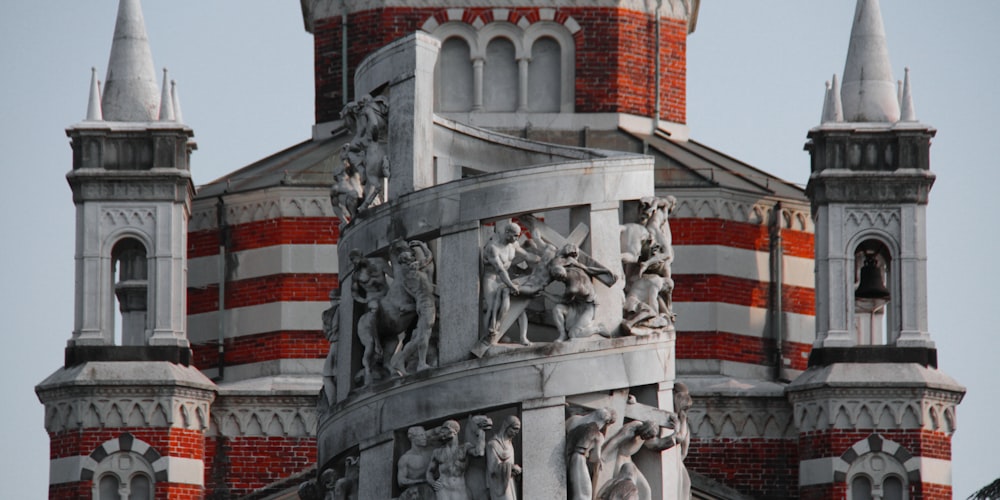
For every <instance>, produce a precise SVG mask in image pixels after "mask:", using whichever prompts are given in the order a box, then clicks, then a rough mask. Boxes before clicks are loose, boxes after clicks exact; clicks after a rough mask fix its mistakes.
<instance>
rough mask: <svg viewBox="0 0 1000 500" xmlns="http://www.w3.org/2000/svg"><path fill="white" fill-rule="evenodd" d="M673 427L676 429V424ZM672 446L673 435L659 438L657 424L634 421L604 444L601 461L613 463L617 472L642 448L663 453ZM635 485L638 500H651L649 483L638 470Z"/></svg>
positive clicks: (626, 424) (673, 442)
mask: <svg viewBox="0 0 1000 500" xmlns="http://www.w3.org/2000/svg"><path fill="white" fill-rule="evenodd" d="M674 426H675V428H676V422H675V423H674ZM674 444H676V441H674V436H673V434H671V435H668V436H663V437H661V436H660V426H658V425H657V424H655V423H653V422H651V421H639V420H634V421H632V422H627V423H625V425H623V426H622V428H621V429H619V430H618V432H617V433H615V435H614V436H611V437H610V438H608V440H607V441H606V442H605V443H604V450H603V461H604V463H605V464H609V463H613V464H614V470H615V471H618V470H621V467H622V465H623V464H626V463H632V455H634V454H635V453H636V452H637V451H639V449H640V448H642V447H644V446H645V447H646V448H648V449H651V450H653V451H663V450H665V449H667V448H670V447H671V446H674ZM635 484H636V487H637V488H638V489H639V495H638V499H639V500H652V498H653V494H652V490H651V489H650V487H649V483H648V482H647V481H646V478H645V476H643V475H642V472H641V471H639V470H636V477H635ZM598 496H600V492H599V494H598Z"/></svg>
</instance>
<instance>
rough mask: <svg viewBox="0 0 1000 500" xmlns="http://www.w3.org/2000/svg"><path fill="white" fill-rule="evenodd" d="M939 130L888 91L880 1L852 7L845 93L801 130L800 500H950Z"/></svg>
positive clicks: (951, 405)
mask: <svg viewBox="0 0 1000 500" xmlns="http://www.w3.org/2000/svg"><path fill="white" fill-rule="evenodd" d="M934 134H935V130H934V129H933V128H931V127H930V126H928V125H925V124H922V123H920V122H919V121H917V119H916V114H915V112H914V107H913V100H912V96H911V94H910V79H909V73H908V72H907V76H906V79H905V81H904V82H903V85H902V88H901V89H900V90H899V91H897V85H896V83H895V82H894V81H893V79H892V71H891V66H890V62H889V56H888V49H887V44H886V38H885V33H884V28H883V24H882V17H881V13H880V11H879V5H878V0H859V1H858V4H857V8H856V11H855V16H854V25H853V27H852V30H851V38H850V46H849V48H848V53H847V62H846V64H845V66H844V73H843V84H842V87H840V88H838V85H837V81H836V77H835V78H834V81H833V85H832V86H830V87H828V91H827V96H826V102H825V104H824V111H823V119H822V123H821V124H820V125H819V126H818V127H815V128H813V129H812V130H810V131H809V134H808V138H809V140H808V142H807V143H806V149H807V150H808V151H809V152H810V154H811V157H812V174H811V176H810V178H809V184H808V187H807V193H808V195H809V198H810V201H811V203H812V211H813V219H814V220H815V225H816V243H815V245H816V341H815V343H814V345H813V350H812V353H811V354H810V358H809V368H808V369H807V370H806V372H805V373H804V374H802V375H801V376H800V377H799V378H797V379H796V380H795V381H794V382H793V383H792V384H791V385H790V386H789V387H788V389H787V393H788V396H789V398H790V400H791V402H792V404H793V406H794V415H795V420H796V425H797V427H798V430H799V454H800V456H799V460H800V480H799V484H800V494H801V496H802V498H843V497H844V495H845V494H846V495H848V497H849V498H887V499H888V498H911V497H917V498H950V496H951V486H950V467H951V465H950V459H951V434H952V433H953V432H954V430H955V406H956V405H957V404H958V403H959V401H961V398H962V395H963V394H964V391H965V390H964V388H962V387H961V386H959V385H958V384H957V383H956V382H955V381H954V380H952V379H951V378H950V377H948V376H947V375H946V374H944V373H943V372H941V371H940V370H938V369H937V358H936V351H935V348H934V343H933V341H932V340H931V338H930V333H929V331H928V327H927V310H928V304H927V278H926V263H927V251H926V229H927V228H926V215H925V214H926V209H927V203H928V195H929V192H930V189H931V186H932V185H933V183H934V174H933V173H932V172H931V171H930V158H929V150H930V145H931V138H933V137H934Z"/></svg>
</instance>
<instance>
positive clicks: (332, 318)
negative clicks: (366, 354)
mask: <svg viewBox="0 0 1000 500" xmlns="http://www.w3.org/2000/svg"><path fill="white" fill-rule="evenodd" d="M323 335H324V336H325V337H326V340H328V341H329V342H330V351H329V352H328V353H327V355H326V361H324V362H323V395H324V396H325V397H326V405H327V407H329V405H332V404H333V403H335V402H336V401H337V384H336V380H335V378H336V376H337V370H336V364H337V341H338V340H340V289H339V288H334V289H333V290H330V308H329V309H327V310H325V311H323Z"/></svg>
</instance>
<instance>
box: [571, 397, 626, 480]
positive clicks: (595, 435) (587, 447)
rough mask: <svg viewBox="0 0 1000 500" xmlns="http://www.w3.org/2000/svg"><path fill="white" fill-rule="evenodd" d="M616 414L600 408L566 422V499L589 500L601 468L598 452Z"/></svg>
mask: <svg viewBox="0 0 1000 500" xmlns="http://www.w3.org/2000/svg"><path fill="white" fill-rule="evenodd" d="M616 418H617V417H616V415H615V411H614V410H612V409H611V408H601V409H597V410H594V411H592V412H590V413H588V414H585V415H574V416H572V417H570V418H568V419H566V478H567V487H568V488H567V489H568V492H569V500H592V499H593V496H594V484H593V481H594V478H596V477H597V473H598V472H599V471H600V469H601V449H602V447H603V446H604V437H605V436H604V433H605V432H607V428H608V425H611V424H612V423H614V422H615V420H616Z"/></svg>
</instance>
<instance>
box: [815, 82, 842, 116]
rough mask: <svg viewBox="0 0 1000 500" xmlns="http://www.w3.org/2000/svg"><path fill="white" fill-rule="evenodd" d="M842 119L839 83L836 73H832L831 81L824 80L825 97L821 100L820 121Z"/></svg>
mask: <svg viewBox="0 0 1000 500" xmlns="http://www.w3.org/2000/svg"><path fill="white" fill-rule="evenodd" d="M842 121H844V106H843V105H842V104H841V101H840V85H839V84H838V83H837V75H836V74H834V75H833V83H832V84H831V83H830V82H826V99H824V100H823V117H822V119H821V120H820V123H830V122H842Z"/></svg>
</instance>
